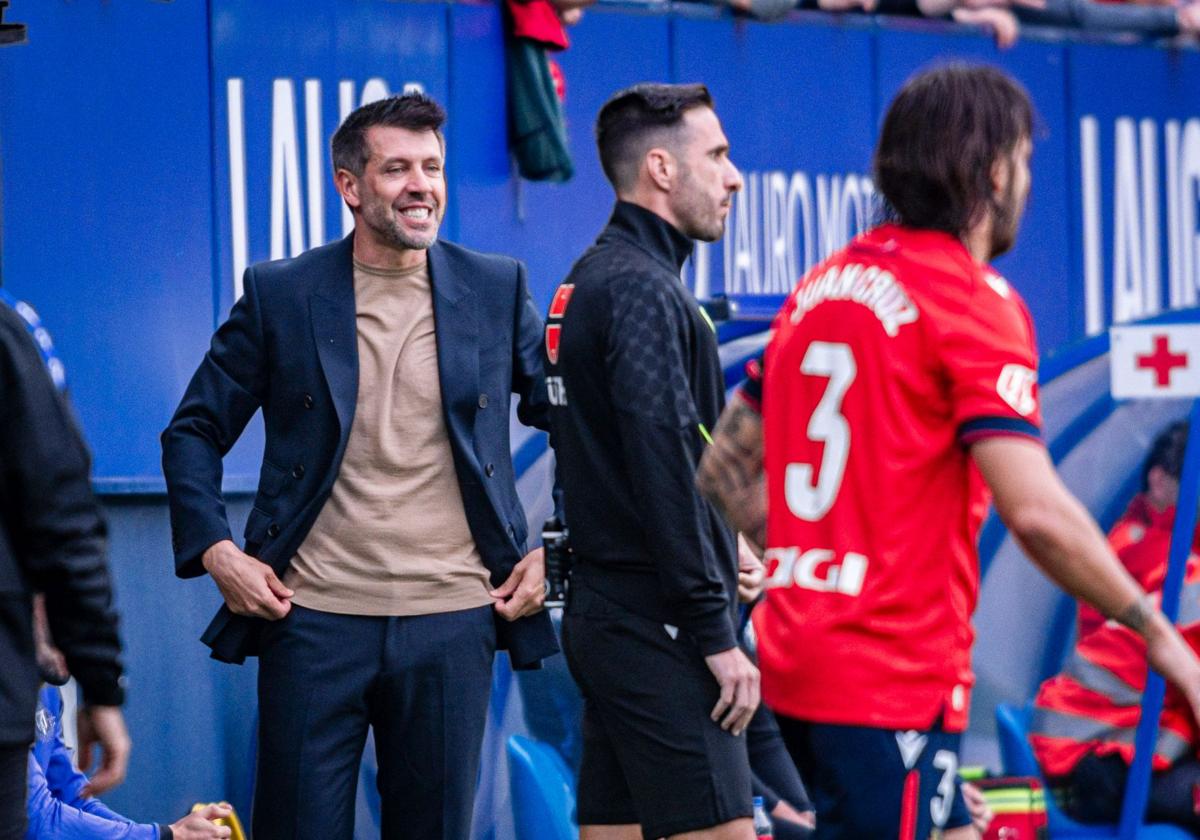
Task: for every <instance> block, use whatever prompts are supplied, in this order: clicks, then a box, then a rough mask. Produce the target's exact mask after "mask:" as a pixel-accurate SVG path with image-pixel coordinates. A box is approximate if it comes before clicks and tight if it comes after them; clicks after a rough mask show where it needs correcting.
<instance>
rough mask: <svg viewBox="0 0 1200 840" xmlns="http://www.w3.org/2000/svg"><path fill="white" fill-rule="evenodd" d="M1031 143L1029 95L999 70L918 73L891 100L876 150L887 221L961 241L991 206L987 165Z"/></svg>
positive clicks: (965, 67) (953, 68)
mask: <svg viewBox="0 0 1200 840" xmlns="http://www.w3.org/2000/svg"><path fill="white" fill-rule="evenodd" d="M1032 136H1033V105H1032V104H1031V103H1030V101H1029V94H1028V93H1026V92H1025V89H1024V88H1023V87H1021V85H1020V84H1019V83H1018V82H1016V81H1015V80H1014V79H1013V78H1012V77H1010V76H1009V75H1008V74H1006V73H1004V72H1003V71H1001V70H999V69H998V68H995V67H988V66H985V65H971V64H958V63H956V64H948V65H945V66H942V67H938V68H935V69H933V70H926V71H924V72H922V73H918V74H917V75H916V76H913V77H912V78H911V79H909V80H908V81H907V82H906V83H905V85H904V87H903V88H901V90H900V92H899V93H898V94H897V95H896V98H895V99H894V100H892V104H891V106H890V107H889V108H888V112H887V116H885V117H884V120H883V128H882V130H881V132H880V135H879V145H878V146H877V147H876V150H875V185H876V187H877V188H878V189H879V191H880V192H881V193H882V194H883V197H884V199H885V200H886V202H887V207H886V208H885V213H886V215H887V216H888V217H890V218H891V219H893V220H895V221H898V222H900V223H901V224H903V225H908V226H910V227H917V228H928V229H932V230H941V231H945V232H946V233H950V234H952V235H954V236H962V235H963V234H964V233H965V232H966V231H967V230H968V229H969V228H970V227H971V226H972V225H973V224H975V223H976V222H978V221H979V219H980V217H981V214H982V213H983V212H984V211H985V210H986V209H987V208H988V207H989V206H991V205H992V202H993V198H992V179H991V174H992V165H993V164H994V163H995V162H996V161H997V160H999V159H1000V157H1001V156H1002V155H1006V154H1011V153H1012V151H1013V149H1015V148H1016V146H1017V143H1019V142H1020V141H1021V138H1023V137H1029V138H1032Z"/></svg>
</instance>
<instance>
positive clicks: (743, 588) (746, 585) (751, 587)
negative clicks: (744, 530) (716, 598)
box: [738, 534, 767, 604]
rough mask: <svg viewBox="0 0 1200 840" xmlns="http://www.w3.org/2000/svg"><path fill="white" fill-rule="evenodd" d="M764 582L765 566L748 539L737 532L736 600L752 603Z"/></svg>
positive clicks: (765, 575)
mask: <svg viewBox="0 0 1200 840" xmlns="http://www.w3.org/2000/svg"><path fill="white" fill-rule="evenodd" d="M766 583H767V567H766V566H764V565H763V562H762V560H760V559H759V553H758V552H757V551H755V550H754V546H753V545H752V544H751V543H750V541H749V540H747V539H746V538H745V537H743V536H742V535H741V534H738V600H739V601H741V602H742V603H743V604H753V603H754V602H755V601H757V600H758V596H759V595H762V593H763V588H764V587H765V586H766Z"/></svg>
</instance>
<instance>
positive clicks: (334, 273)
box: [309, 233, 358, 454]
mask: <svg viewBox="0 0 1200 840" xmlns="http://www.w3.org/2000/svg"><path fill="white" fill-rule="evenodd" d="M339 244H340V246H341V247H338V248H336V249H334V250H331V251H330V262H329V265H328V266H327V267H326V268H325V271H324V276H323V277H322V279H321V283H320V285H319V286H318V287H317V290H316V291H315V292H314V293H313V294H312V295H311V296H310V297H309V314H310V317H311V318H312V328H313V340H314V341H315V342H316V345H317V357H318V358H319V359H320V360H321V370H322V371H323V372H324V374H325V382H326V384H327V385H328V386H329V394H330V397H331V398H332V399H333V407H334V410H335V411H336V412H337V418H338V426H339V429H340V432H341V435H340V440H339V444H338V452H339V454H340V453H341V451H342V450H343V449H344V448H345V446H346V440H347V438H349V436H350V425H351V424H352V423H353V421H354V406H355V403H356V401H357V400H358V329H357V325H356V322H355V308H354V260H353V254H354V234H353V233H352V234H350V235H349V236H347V237H346V238H345V239H343V240H342V242H341V243H339Z"/></svg>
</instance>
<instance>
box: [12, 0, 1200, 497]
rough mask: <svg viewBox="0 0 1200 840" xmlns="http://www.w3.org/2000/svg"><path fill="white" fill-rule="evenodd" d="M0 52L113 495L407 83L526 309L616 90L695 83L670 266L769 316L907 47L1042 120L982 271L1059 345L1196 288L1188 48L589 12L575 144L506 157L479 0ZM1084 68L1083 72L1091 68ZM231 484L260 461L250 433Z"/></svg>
mask: <svg viewBox="0 0 1200 840" xmlns="http://www.w3.org/2000/svg"><path fill="white" fill-rule="evenodd" d="M14 11H15V12H16V13H17V15H18V16H19V17H20V19H21V20H23V21H24V22H27V23H28V24H29V25H30V32H31V33H32V34H31V42H30V43H29V44H28V45H26V46H21V47H16V48H11V49H6V50H5V51H4V52H3V53H2V54H0V83H2V84H0V141H2V142H3V165H4V173H3V187H4V223H3V236H4V249H3V257H4V281H5V283H6V284H7V285H8V287H9V288H10V289H11V290H12V291H13V292H14V293H16V294H17V295H19V296H22V297H26V298H29V299H30V300H32V301H34V302H35V303H36V304H37V305H38V307H39V308H40V309H41V310H42V314H43V315H44V316H45V319H46V320H47V322H48V323H50V324H51V325H52V326H53V328H54V333H55V336H56V338H57V340H58V343H59V345H60V348H61V351H62V355H63V356H64V358H65V359H66V362H67V364H68V369H69V370H70V371H71V374H72V383H73V393H74V398H75V402H76V405H77V407H78V410H79V413H80V416H81V419H82V422H83V425H84V428H85V429H86V431H87V433H88V435H89V438H90V439H91V441H92V444H93V446H94V448H95V453H96V475H97V478H98V481H99V482H100V486H101V487H102V488H104V489H106V490H111V491H122V490H141V491H145V490H156V489H160V488H161V481H160V478H159V473H158V446H157V442H156V440H155V435H156V433H157V432H158V431H159V430H160V429H161V428H162V426H163V424H164V423H165V421H166V419H167V418H168V417H169V415H170V412H171V410H172V408H173V407H174V405H175V402H176V400H177V399H178V396H179V394H180V393H181V391H182V388H183V386H184V384H185V383H186V380H187V377H188V376H189V375H190V373H191V371H192V370H193V369H194V367H195V365H196V363H197V362H198V360H199V357H200V355H201V354H202V352H203V348H204V346H205V344H206V340H207V337H208V335H209V334H210V333H211V331H212V329H213V328H214V326H215V325H216V323H217V322H219V321H220V319H221V318H223V317H224V315H225V314H226V313H227V312H228V309H229V307H230V306H231V305H232V302H233V301H234V299H235V298H236V295H237V293H238V289H239V282H240V270H241V268H243V267H244V266H245V265H246V264H247V263H249V262H255V261H258V260H263V259H268V258H271V257H273V256H284V255H288V254H294V253H297V252H299V251H302V250H304V249H306V248H308V247H311V246H313V245H315V244H319V243H323V242H326V241H329V240H330V239H333V238H336V237H339V236H341V235H343V232H344V231H345V230H346V214H345V213H344V212H343V209H342V207H341V203H340V201H339V199H338V197H337V194H336V192H335V191H334V190H333V187H332V183H331V172H330V165H329V162H328V160H327V158H328V154H327V144H328V137H329V135H330V134H331V133H332V131H333V129H334V128H335V127H336V125H337V123H338V122H339V121H340V119H341V116H342V115H343V114H344V113H345V112H347V111H348V110H349V109H350V108H352V107H354V106H356V105H358V104H360V103H361V102H363V101H365V100H368V99H371V98H374V97H377V96H381V95H384V94H386V93H389V92H396V91H400V90H402V89H404V88H405V87H407V86H414V85H415V86H419V87H420V88H422V89H424V90H426V91H428V92H429V93H431V94H433V95H434V96H436V97H437V98H439V99H441V100H442V101H444V102H446V103H447V104H448V106H449V110H450V115H451V120H450V124H449V127H448V140H449V154H448V172H449V176H450V179H451V198H450V205H449V213H448V215H447V219H446V225H445V230H446V233H447V235H448V236H449V237H450V238H455V239H458V240H460V241H462V242H464V243H467V244H469V245H472V246H474V247H477V248H480V249H485V250H488V249H491V250H500V251H505V252H507V253H511V254H513V255H515V256H517V257H520V258H521V259H524V260H525V261H526V262H527V263H528V264H529V267H530V278H531V283H532V286H533V291H534V294H535V296H536V297H537V298H538V300H539V302H541V303H542V304H543V305H544V304H545V303H546V301H547V300H548V297H549V293H550V291H551V289H552V288H553V286H554V285H555V284H556V283H557V281H558V280H559V279H560V278H561V277H562V275H563V274H564V273H565V272H566V270H567V269H568V268H569V266H570V263H571V260H572V259H573V257H574V256H575V255H577V254H578V253H579V252H580V251H581V250H582V249H583V248H584V247H585V246H586V245H587V243H588V242H589V241H590V240H591V238H592V236H593V235H594V233H595V232H596V230H597V229H598V228H599V227H600V226H601V224H602V223H603V221H604V219H605V217H606V215H607V213H608V209H609V205H610V200H611V199H610V192H609V190H608V188H607V186H606V184H605V182H604V180H603V177H602V175H601V172H600V168H599V164H598V162H597V160H596V155H595V152H594V149H593V146H592V141H591V130H592V121H593V119H594V117H595V113H596V111H597V110H598V108H599V106H600V104H601V103H602V102H603V101H604V100H605V98H607V97H608V95H610V94H611V93H612V92H613V91H614V90H615V89H617V88H619V87H621V86H623V85H626V84H629V83H632V82H634V81H638V80H643V79H677V80H685V79H700V80H703V81H705V82H706V83H707V84H709V85H710V87H711V88H712V90H713V93H714V95H715V96H716V99H717V102H718V107H719V110H720V113H721V116H722V118H723V121H724V124H725V128H726V132H727V134H728V135H729V137H730V139H731V141H732V146H733V158H734V160H735V162H736V163H738V165H739V166H740V167H741V168H742V169H743V171H744V172H745V174H746V180H747V186H746V189H745V191H744V192H743V193H742V194H741V195H740V196H739V197H738V200H737V202H736V206H735V208H734V211H733V213H732V215H731V224H730V225H729V230H728V232H727V235H726V237H725V239H724V240H722V241H721V242H717V243H714V244H713V245H711V246H708V247H703V248H701V249H699V251H698V254H697V259H696V263H695V265H693V266H690V267H689V273H688V279H689V282H692V283H693V284H694V285H695V286H696V288H697V290H698V292H699V293H700V294H701V295H702V296H707V295H709V294H714V293H720V292H725V293H728V294H729V295H730V296H731V297H734V298H735V299H736V300H738V301H739V303H740V304H741V316H742V317H745V318H749V319H755V318H757V319H766V318H768V317H769V316H770V315H771V314H772V313H773V311H774V309H775V308H776V306H777V305H778V302H779V301H780V299H781V296H782V295H783V294H784V293H785V292H786V290H787V289H788V288H790V286H791V284H792V283H793V282H794V280H795V278H796V276H797V275H798V274H799V273H801V272H802V271H803V270H804V269H805V268H806V267H808V266H809V265H811V264H812V263H813V262H815V261H816V260H817V259H819V258H821V257H822V256H824V255H825V254H827V253H829V252H830V251H832V250H833V249H835V248H836V247H838V246H840V245H841V244H842V243H843V242H844V241H845V240H846V239H847V238H848V237H849V236H850V235H852V234H853V233H855V232H856V231H858V230H860V229H862V228H863V227H864V226H865V225H867V224H868V223H869V221H870V219H871V217H872V213H873V211H874V203H873V195H874V193H873V188H872V185H871V181H870V177H869V171H870V154H871V149H872V146H873V143H874V139H875V134H876V125H877V123H878V120H879V118H880V114H881V111H882V108H883V107H884V106H885V105H886V102H887V101H888V99H889V98H890V96H891V95H892V94H893V92H894V91H895V90H896V88H897V87H898V86H899V85H900V84H901V83H902V82H903V80H904V79H905V78H906V77H907V76H908V75H909V74H910V73H911V72H913V71H914V70H915V69H917V68H919V67H921V66H923V65H926V64H928V63H929V62H931V61H935V60H945V59H947V58H951V57H961V58H968V59H973V60H984V61H992V62H996V63H998V64H1001V65H1002V66H1004V67H1006V68H1007V69H1009V70H1010V71H1011V72H1012V73H1013V74H1014V75H1016V76H1017V77H1018V78H1019V79H1021V80H1022V81H1023V82H1024V83H1025V85H1026V86H1027V87H1028V88H1029V90H1030V92H1031V93H1032V95H1033V98H1034V101H1035V103H1036V105H1037V108H1038V113H1039V118H1040V120H1039V132H1038V142H1037V146H1036V150H1035V155H1034V161H1033V168H1034V182H1035V185H1034V192H1033V197H1032V199H1031V203H1030V206H1029V213H1028V217H1027V220H1026V223H1025V226H1024V231H1023V235H1022V239H1021V243H1020V247H1019V248H1018V250H1017V251H1016V253H1014V254H1012V255H1011V256H1009V257H1006V258H1004V259H1003V260H1001V261H1000V266H1001V268H1002V270H1004V271H1005V272H1006V273H1007V274H1008V275H1009V277H1010V279H1011V280H1012V281H1013V282H1014V284H1015V285H1016V286H1017V287H1018V288H1019V289H1020V290H1021V291H1022V293H1023V294H1024V295H1025V297H1026V299H1027V300H1028V301H1029V303H1030V307H1031V309H1032V310H1033V312H1034V315H1035V319H1036V320H1037V322H1038V326H1039V331H1040V336H1041V347H1042V349H1043V350H1044V351H1053V350H1054V349H1055V348H1058V347H1061V346H1064V345H1066V344H1068V343H1070V342H1072V341H1075V340H1077V339H1080V338H1082V337H1084V336H1085V335H1088V334H1094V333H1096V332H1099V331H1101V330H1102V329H1103V328H1104V327H1106V326H1107V325H1108V324H1109V323H1110V322H1111V321H1113V320H1118V321H1126V320H1130V319H1134V318H1142V317H1147V316H1150V315H1153V314H1155V313H1156V312H1158V311H1162V310H1167V309H1172V308H1180V307H1184V306H1190V305H1194V304H1195V303H1196V300H1197V294H1198V289H1200V247H1198V244H1197V243H1198V241H1200V240H1198V238H1197V228H1198V227H1200V224H1198V219H1197V209H1196V201H1197V189H1198V187H1200V108H1198V107H1197V106H1196V105H1195V104H1194V101H1195V100H1194V97H1193V98H1189V95H1188V94H1187V91H1188V90H1189V89H1190V90H1195V88H1196V86H1197V84H1200V55H1198V54H1196V53H1195V52H1171V51H1167V50H1163V49H1157V48H1154V47H1151V46H1134V45H1121V46H1117V45H1111V44H1081V43H1071V42H1064V41H1061V40H1057V41H1049V40H1036V39H1034V38H1027V39H1026V40H1024V41H1022V42H1021V43H1020V44H1019V45H1018V46H1017V47H1016V48H1015V49H1013V50H1011V51H1008V52H1005V53H999V52H997V51H996V49H995V48H994V46H993V45H992V43H991V41H990V40H989V39H987V38H986V37H983V36H981V35H980V34H978V33H973V32H969V31H965V30H962V29H957V28H954V27H952V26H944V27H936V26H935V27H934V28H933V29H932V30H931V28H930V26H929V25H925V26H923V27H918V26H915V25H914V24H913V23H912V22H907V23H906V22H891V23H889V22H886V21H885V22H882V23H880V22H877V21H873V20H870V19H864V18H857V17H845V18H837V17H830V16H825V15H820V14H816V13H813V14H807V15H803V14H796V15H795V16H794V17H793V19H792V20H790V21H788V22H785V23H779V24H772V25H763V24H756V23H745V22H741V23H735V22H732V21H731V20H730V19H729V18H728V17H721V16H720V15H718V14H717V13H716V12H715V11H714V10H712V9H710V8H707V7H698V8H688V9H686V10H684V9H679V8H677V9H676V10H675V11H668V10H667V9H666V7H663V8H661V9H656V10H652V11H647V10H645V9H629V8H613V7H605V8H599V9H593V10H591V11H589V12H588V14H587V15H586V16H585V18H584V22H583V23H582V24H581V25H580V26H578V27H576V28H575V29H573V30H571V37H572V40H573V46H572V48H571V49H570V50H568V51H567V52H566V53H564V54H562V56H561V59H560V60H561V64H562V66H563V68H564V70H565V73H566V78H567V87H568V98H567V105H566V114H567V119H568V123H569V135H570V141H571V146H572V150H573V153H574V155H575V159H576V164H577V175H576V177H575V179H574V180H572V181H571V182H570V183H568V184H563V185H558V184H534V183H527V182H520V181H517V180H515V179H514V178H513V176H512V167H511V164H510V162H509V159H508V155H507V150H506V142H505V133H506V130H505V126H506V115H505V91H504V55H503V47H502V38H501V28H500V27H501V23H500V15H499V11H498V9H497V8H496V7H495V6H493V5H488V4H484V5H469V4H445V3H420V2H407V3H397V2H385V0H374V2H351V1H350V0H299V2H284V0H264V2H261V3H254V4H248V3H240V2H236V1H235V0H212V2H210V3H207V4H206V3H204V2H200V0H178V2H174V3H171V4H158V3H151V2H148V0H141V1H140V2H138V1H135V0H131V2H127V3H121V4H96V3H85V4H80V3H68V2H64V0H48V2H45V3H37V4H32V3H29V4H20V3H19V4H18V6H17V8H16V9H15V10H14ZM1100 79H1102V80H1103V83H1102V84H1101V83H1098V81H1097V80H1100ZM248 438H249V440H248V441H247V442H246V443H245V445H243V446H241V447H239V449H238V450H237V451H236V452H235V453H234V454H233V456H231V459H230V461H229V478H230V483H231V485H232V486H234V487H240V488H242V489H246V488H248V487H250V486H251V481H252V478H253V476H255V475H257V463H256V452H257V449H258V446H259V436H258V434H257V433H253V432H252V433H251V434H250V435H249V436H248Z"/></svg>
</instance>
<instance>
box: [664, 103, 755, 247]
mask: <svg viewBox="0 0 1200 840" xmlns="http://www.w3.org/2000/svg"><path fill="white" fill-rule="evenodd" d="M681 136H682V138H683V142H682V143H681V144H680V147H679V149H678V150H677V156H678V166H679V178H678V182H677V184H676V185H675V189H674V190H672V192H671V197H670V206H671V212H672V214H673V215H674V216H675V220H676V222H677V223H678V227H679V229H680V230H681V231H682V232H683V233H684V234H686V235H687V236H690V237H691V238H692V239H699V240H701V241H704V242H715V241H716V240H718V239H720V238H721V236H722V235H723V234H724V233H725V219H726V217H727V216H728V215H729V208H730V206H731V203H732V201H733V194H734V193H735V192H737V191H738V190H740V189H741V188H742V176H741V175H740V174H739V173H738V170H737V167H736V166H734V165H733V162H732V161H731V160H730V159H729V140H727V139H726V137H725V132H724V131H722V130H721V122H720V120H718V119H717V115H716V113H714V112H713V110H712V109H711V108H692V109H691V110H689V111H688V112H687V113H685V114H684V116H683V125H682V126H681Z"/></svg>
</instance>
